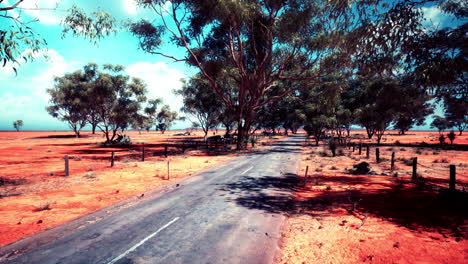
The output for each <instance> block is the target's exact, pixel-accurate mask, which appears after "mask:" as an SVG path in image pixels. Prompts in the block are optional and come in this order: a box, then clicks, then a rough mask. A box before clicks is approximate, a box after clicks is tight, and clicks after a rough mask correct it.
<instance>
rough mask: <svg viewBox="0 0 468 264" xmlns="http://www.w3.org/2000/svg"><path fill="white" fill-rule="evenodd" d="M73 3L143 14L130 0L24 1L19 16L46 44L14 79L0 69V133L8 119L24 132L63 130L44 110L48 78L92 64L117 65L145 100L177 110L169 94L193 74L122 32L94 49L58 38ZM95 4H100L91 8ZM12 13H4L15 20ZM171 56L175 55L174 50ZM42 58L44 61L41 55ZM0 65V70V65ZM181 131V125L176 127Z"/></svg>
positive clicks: (177, 101)
mask: <svg viewBox="0 0 468 264" xmlns="http://www.w3.org/2000/svg"><path fill="white" fill-rule="evenodd" d="M8 1H9V2H10V3H13V2H14V1H13V0H6V1H4V2H3V3H2V4H0V6H1V5H5V6H7V5H8V4H9V3H8ZM73 2H76V3H78V4H79V7H80V8H84V9H85V10H88V11H92V10H97V9H98V8H101V9H103V10H105V11H108V12H111V13H112V15H114V16H115V17H116V18H117V19H127V18H130V19H138V18H139V17H142V16H144V15H148V14H145V13H144V12H143V11H142V10H139V9H138V8H137V7H136V6H135V4H134V2H133V0H102V1H92V0H81V1H79V2H78V1H71V0H29V1H25V2H23V3H22V4H21V5H20V6H21V7H22V8H35V7H40V8H42V9H47V8H56V7H57V8H56V10H53V11H52V10H51V11H49V10H28V9H23V11H22V12H23V13H22V14H21V17H22V19H23V20H25V21H27V20H30V19H33V18H37V19H38V20H39V21H38V22H36V23H34V24H33V28H34V30H35V31H36V32H37V33H39V34H40V35H41V36H42V37H43V38H45V39H46V40H47V42H48V45H47V46H45V47H44V49H43V50H42V51H41V52H40V53H38V54H36V56H35V57H36V59H35V60H34V61H33V62H28V63H22V64H21V65H20V66H19V67H17V70H18V74H17V75H15V73H14V71H13V69H12V68H11V67H8V66H7V67H3V68H2V67H0V130H11V129H13V127H12V123H13V121H14V120H17V119H22V120H23V121H24V127H23V129H25V130H49V129H51V130H61V129H68V126H67V125H66V124H65V123H64V122H60V121H58V120H57V119H54V118H52V117H51V116H49V115H48V114H47V112H46V111H45V107H46V106H47V104H48V101H49V97H48V95H47V93H46V89H47V88H51V87H52V85H53V78H54V76H62V75H63V74H64V73H66V72H73V71H75V70H79V69H81V68H82V67H83V65H85V64H86V63H88V62H96V63H98V64H104V63H111V64H121V65H124V66H125V67H126V71H127V73H128V74H129V75H131V76H135V77H139V78H142V79H143V80H144V81H145V82H146V84H147V86H148V97H149V98H155V97H161V98H163V99H164V103H165V104H169V105H170V106H171V109H174V110H178V109H180V107H181V106H182V100H181V98H179V97H177V96H175V95H174V94H173V92H172V91H173V90H174V89H178V88H180V87H181V81H180V80H181V79H182V78H185V77H187V76H190V75H191V74H193V72H194V69H193V68H188V67H187V66H186V65H185V64H184V63H182V62H178V63H175V62H172V61H170V60H168V59H164V58H162V57H159V56H155V55H150V54H146V53H144V52H143V51H141V50H139V49H138V42H137V39H136V38H135V37H133V36H131V35H130V34H129V33H127V32H119V33H117V34H116V35H113V36H110V37H108V38H106V39H104V40H102V41H101V42H100V43H99V44H98V45H94V44H92V43H90V42H89V41H87V40H84V39H82V38H77V37H73V36H71V35H70V36H66V37H65V38H63V39H62V37H61V33H62V29H63V28H62V26H61V25H60V22H61V20H62V19H63V16H64V15H65V14H66V12H65V10H66V9H68V8H70V7H71V6H72V4H73ZM96 3H99V4H100V5H99V6H98V5H96ZM17 12H18V11H13V12H10V15H17ZM0 23H2V21H1V19H0ZM173 52H178V51H177V50H174V51H173ZM42 55H46V56H42ZM0 66H1V65H0ZM178 126H179V127H180V126H184V124H183V123H180V124H179V125H178Z"/></svg>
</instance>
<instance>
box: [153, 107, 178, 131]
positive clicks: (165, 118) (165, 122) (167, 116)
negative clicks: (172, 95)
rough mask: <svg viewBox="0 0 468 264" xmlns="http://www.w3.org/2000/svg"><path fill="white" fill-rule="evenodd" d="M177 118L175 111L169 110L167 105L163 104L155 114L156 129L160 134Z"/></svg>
mask: <svg viewBox="0 0 468 264" xmlns="http://www.w3.org/2000/svg"><path fill="white" fill-rule="evenodd" d="M176 120H177V112H173V111H171V108H170V107H169V105H164V106H163V107H161V110H160V111H159V113H158V114H157V116H156V122H157V123H156V129H157V130H159V131H161V133H162V134H164V132H165V131H166V130H168V129H169V128H170V127H171V126H172V124H173V123H174V121H176Z"/></svg>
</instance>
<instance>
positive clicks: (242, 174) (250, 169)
mask: <svg viewBox="0 0 468 264" xmlns="http://www.w3.org/2000/svg"><path fill="white" fill-rule="evenodd" d="M251 169H253V166H252V167H250V168H248V169H246V170H245V171H243V172H242V173H241V175H244V174H245V173H247V172H248V171H250V170H251Z"/></svg>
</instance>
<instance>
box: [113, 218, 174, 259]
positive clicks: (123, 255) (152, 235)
mask: <svg viewBox="0 0 468 264" xmlns="http://www.w3.org/2000/svg"><path fill="white" fill-rule="evenodd" d="M179 218H180V217H176V218H174V219H172V221H170V222H169V223H167V224H165V225H164V226H162V227H161V228H159V229H158V230H157V231H156V232H154V233H152V234H151V235H149V236H147V237H146V238H145V239H143V240H141V241H140V242H138V243H137V244H135V245H134V246H133V247H131V248H129V249H128V250H127V251H125V252H124V253H122V254H120V255H119V256H118V257H116V258H114V259H113V260H111V261H110V262H108V264H113V263H115V262H117V261H119V260H120V259H122V258H123V257H125V256H126V255H127V254H128V253H130V252H132V251H134V250H135V249H137V248H138V247H139V246H141V245H143V244H144V243H145V242H146V241H148V240H149V239H151V238H152V237H154V236H156V235H157V234H158V233H159V232H161V231H163V230H164V229H166V228H167V227H168V226H170V225H172V224H173V223H174V222H175V221H177V220H179Z"/></svg>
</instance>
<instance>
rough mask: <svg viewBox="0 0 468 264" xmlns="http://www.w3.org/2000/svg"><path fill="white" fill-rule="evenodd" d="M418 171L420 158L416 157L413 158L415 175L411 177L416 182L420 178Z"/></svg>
mask: <svg viewBox="0 0 468 264" xmlns="http://www.w3.org/2000/svg"><path fill="white" fill-rule="evenodd" d="M417 169H418V158H416V157H414V158H413V174H412V175H411V179H413V180H416V178H417V177H418V173H417Z"/></svg>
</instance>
